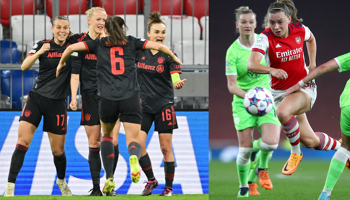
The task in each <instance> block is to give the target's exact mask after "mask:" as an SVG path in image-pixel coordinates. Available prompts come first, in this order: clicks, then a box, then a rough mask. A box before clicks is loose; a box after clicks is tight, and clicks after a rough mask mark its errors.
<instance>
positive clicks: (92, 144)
mask: <svg viewBox="0 0 350 200" xmlns="http://www.w3.org/2000/svg"><path fill="white" fill-rule="evenodd" d="M89 147H91V148H99V147H100V142H99V141H89Z"/></svg>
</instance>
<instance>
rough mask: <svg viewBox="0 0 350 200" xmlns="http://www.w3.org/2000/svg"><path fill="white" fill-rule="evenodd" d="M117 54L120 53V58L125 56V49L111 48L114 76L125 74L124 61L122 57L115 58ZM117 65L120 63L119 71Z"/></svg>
mask: <svg viewBox="0 0 350 200" xmlns="http://www.w3.org/2000/svg"><path fill="white" fill-rule="evenodd" d="M115 52H118V54H119V55H120V56H122V55H124V51H123V48H121V47H112V48H111V52H110V54H111V67H112V74H114V75H120V74H124V72H125V67H124V59H123V58H120V57H115ZM117 63H119V69H117Z"/></svg>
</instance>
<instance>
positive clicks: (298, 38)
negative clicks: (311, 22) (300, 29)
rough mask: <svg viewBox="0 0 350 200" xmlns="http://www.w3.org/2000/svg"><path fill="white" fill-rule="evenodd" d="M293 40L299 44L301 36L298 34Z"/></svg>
mask: <svg viewBox="0 0 350 200" xmlns="http://www.w3.org/2000/svg"><path fill="white" fill-rule="evenodd" d="M295 41H296V42H297V43H298V44H300V42H301V38H300V37H299V36H298V37H296V38H295Z"/></svg>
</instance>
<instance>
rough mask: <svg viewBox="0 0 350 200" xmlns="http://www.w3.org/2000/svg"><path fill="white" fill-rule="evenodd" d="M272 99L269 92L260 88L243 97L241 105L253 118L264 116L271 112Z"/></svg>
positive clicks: (248, 92) (251, 90)
mask: <svg viewBox="0 0 350 200" xmlns="http://www.w3.org/2000/svg"><path fill="white" fill-rule="evenodd" d="M273 103H274V101H273V97H272V94H271V92H270V91H269V90H268V89H266V88H262V87H255V88H252V89H250V90H248V91H247V93H246V94H245V95H244V99H243V105H244V107H245V109H246V111H247V112H248V113H249V114H251V115H254V116H258V117H260V116H264V115H266V114H267V113H269V112H270V111H271V110H272V107H273Z"/></svg>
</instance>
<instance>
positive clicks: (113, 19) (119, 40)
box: [105, 16, 128, 45]
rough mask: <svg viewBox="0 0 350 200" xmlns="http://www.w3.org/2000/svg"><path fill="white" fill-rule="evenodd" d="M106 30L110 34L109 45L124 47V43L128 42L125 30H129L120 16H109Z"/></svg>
mask: <svg viewBox="0 0 350 200" xmlns="http://www.w3.org/2000/svg"><path fill="white" fill-rule="evenodd" d="M105 27H106V30H107V32H108V34H109V36H108V43H109V44H111V45H122V44H123V42H127V39H126V36H125V33H124V29H123V27H125V28H128V27H127V26H126V24H125V21H124V19H123V18H121V17H119V16H109V17H107V19H106V24H105Z"/></svg>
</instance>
